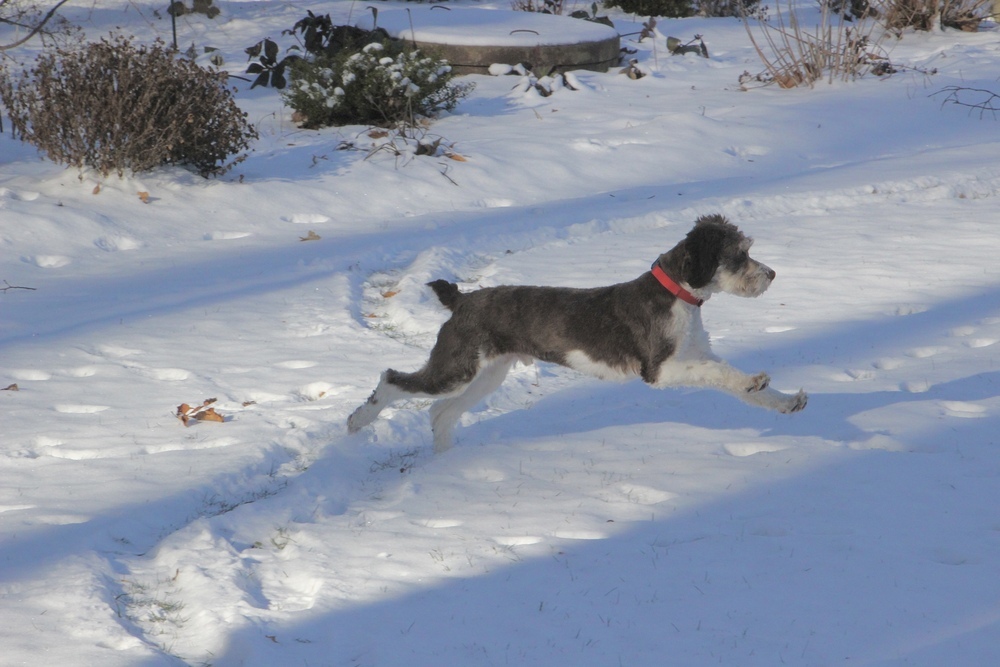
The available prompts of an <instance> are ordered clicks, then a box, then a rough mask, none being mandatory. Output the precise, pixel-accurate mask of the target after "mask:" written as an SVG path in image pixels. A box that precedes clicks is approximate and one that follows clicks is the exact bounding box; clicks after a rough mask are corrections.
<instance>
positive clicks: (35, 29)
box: [0, 0, 69, 53]
mask: <svg viewBox="0 0 1000 667" xmlns="http://www.w3.org/2000/svg"><path fill="white" fill-rule="evenodd" d="M67 2H69V0H58V2H56V4H55V5H53V6H52V8H51V9H49V11H47V12H46V13H45V14H44V15H43V16H42V18H40V19H39V20H38V21H37V22H36V23H35V24H34V25H33V26H31V30H30V31H29V32H28V34H27V35H25V36H24V37H22V38H21V39H19V40H17V41H15V42H11V43H10V44H0V53H2V52H4V51H9V50H11V49H14V48H17V47H18V46H21V45H22V44H24V43H25V42H27V41H29V40H30V39H31V38H32V37H34V36H35V35H37V34H38V33H40V32H41V31H42V29H43V28H45V24H46V23H48V22H49V21H51V20H52V18H53V17H54V16H55V15H56V12H57V11H59V8H60V7H62V6H63V5H65V4H66V3H67Z"/></svg>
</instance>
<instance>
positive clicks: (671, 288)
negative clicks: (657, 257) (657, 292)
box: [653, 263, 705, 307]
mask: <svg viewBox="0 0 1000 667" xmlns="http://www.w3.org/2000/svg"><path fill="white" fill-rule="evenodd" d="M653 277H654V278H656V279H657V280H658V281H660V284H661V285H663V286H664V287H666V288H667V291H668V292H670V293H671V294H673V295H674V296H676V297H677V298H678V299H680V300H681V301H686V302H687V303H690V304H691V305H692V306H699V307H700V306H701V304H703V303H705V300H704V299H699V298H698V297H696V296H695V295H694V294H691V292H688V291H687V290H686V289H684V288H683V287H681V286H680V285H678V284H677V283H676V282H674V281H673V280H672V279H671V278H670V276H668V275H667V274H666V273H664V272H663V269H661V268H660V265H659V263H656V264H653Z"/></svg>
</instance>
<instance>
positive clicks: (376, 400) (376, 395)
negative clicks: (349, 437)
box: [347, 371, 407, 433]
mask: <svg viewBox="0 0 1000 667" xmlns="http://www.w3.org/2000/svg"><path fill="white" fill-rule="evenodd" d="M388 374H389V371H385V372H383V373H382V377H381V378H379V381H378V386H377V387H375V391H373V392H372V395H371V396H369V397H368V400H367V401H365V402H364V403H362V404H361V405H359V406H358V408H357V409H356V410H355V411H354V412H353V413H351V416H350V417H348V418H347V431H348V433H357V432H358V431H360V430H361V429H363V428H364V427H365V426H368V425H369V424H371V423H372V422H373V421H375V419H376V418H377V417H378V415H379V413H380V412H382V410H383V408H386V407H388V406H389V404H390V403H392V402H393V401H395V400H398V399H400V398H405V397H406V396H407V393H406V392H404V391H402V390H400V389H399V388H398V387H396V386H395V385H393V384H391V383H389V382H387V381H386V376H387V375H388Z"/></svg>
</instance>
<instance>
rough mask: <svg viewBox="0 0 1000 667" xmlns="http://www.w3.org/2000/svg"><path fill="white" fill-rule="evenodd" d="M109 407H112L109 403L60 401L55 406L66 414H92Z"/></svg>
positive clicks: (57, 410)
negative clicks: (92, 403)
mask: <svg viewBox="0 0 1000 667" xmlns="http://www.w3.org/2000/svg"><path fill="white" fill-rule="evenodd" d="M109 409H110V407H109V406H107V405H84V404H79V403H60V404H59V405H56V406H55V410H56V412H61V413H63V414H65V415H92V414H94V413H97V412H104V411H105V410H109Z"/></svg>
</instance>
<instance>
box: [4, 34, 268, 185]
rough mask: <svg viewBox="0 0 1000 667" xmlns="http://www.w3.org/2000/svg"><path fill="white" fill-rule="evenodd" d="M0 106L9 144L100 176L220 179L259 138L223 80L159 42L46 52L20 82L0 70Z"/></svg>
mask: <svg viewBox="0 0 1000 667" xmlns="http://www.w3.org/2000/svg"><path fill="white" fill-rule="evenodd" d="M0 101H2V102H3V104H4V106H5V107H6V108H7V111H8V114H9V116H10V120H11V125H12V126H13V132H14V134H15V136H19V137H20V138H21V139H22V140H24V141H26V142H28V143H30V144H33V145H34V146H36V147H37V148H38V149H39V150H41V151H42V152H43V153H45V155H46V156H48V158H49V159H51V160H54V161H56V162H61V163H64V164H69V165H71V166H74V167H77V168H83V167H92V168H94V169H96V170H97V171H99V172H100V173H101V174H103V175H105V176H106V175H108V174H109V173H111V172H117V173H118V175H119V176H121V175H123V174H124V173H125V172H126V171H131V172H140V171H146V170H149V169H153V168H155V167H158V166H160V165H165V164H177V165H188V166H191V167H194V168H195V169H196V170H197V171H198V172H199V173H200V174H202V175H203V176H208V175H210V174H220V173H224V172H225V171H228V170H229V169H230V168H231V167H232V166H233V165H235V164H236V163H238V162H240V161H242V160H243V158H245V157H246V156H245V154H242V155H238V156H237V157H236V158H235V159H232V160H231V159H230V158H231V156H233V155H235V154H239V153H240V152H241V151H244V150H246V149H247V148H248V147H249V145H250V142H251V140H253V139H256V138H257V132H256V130H254V128H253V126H251V125H250V124H249V123H248V122H247V120H246V114H245V113H244V112H243V111H242V110H241V109H240V108H239V107H238V106H237V105H236V102H235V101H234V100H233V96H232V91H231V90H230V89H229V88H227V87H226V75H225V74H224V73H219V72H215V71H212V70H208V69H204V68H202V67H200V66H198V65H196V64H195V63H194V62H192V61H190V60H186V59H183V58H179V57H177V54H176V52H174V51H172V50H170V49H168V48H166V46H165V45H164V44H163V42H161V41H157V42H156V43H154V44H153V45H152V46H135V45H134V44H132V42H131V40H130V39H129V38H126V37H122V36H113V37H111V38H110V39H102V40H101V41H99V42H94V43H91V44H86V45H84V46H83V47H82V48H76V49H53V50H49V51H46V52H44V53H42V55H40V56H39V57H38V58H37V60H36V61H35V65H34V67H29V68H26V69H25V70H24V71H22V72H21V73H20V75H16V76H15V75H14V74H12V73H11V72H10V71H9V70H8V69H3V70H0Z"/></svg>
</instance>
